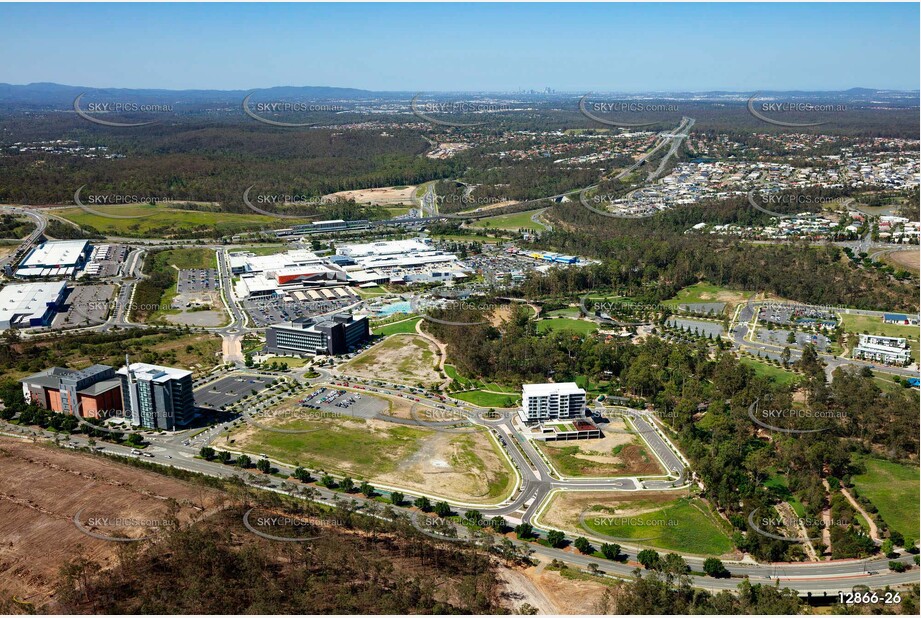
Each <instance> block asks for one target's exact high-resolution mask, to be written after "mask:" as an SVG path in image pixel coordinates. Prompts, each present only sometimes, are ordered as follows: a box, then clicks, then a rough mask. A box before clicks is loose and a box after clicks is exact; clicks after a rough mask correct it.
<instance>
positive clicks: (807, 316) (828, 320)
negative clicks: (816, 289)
mask: <svg viewBox="0 0 921 618" xmlns="http://www.w3.org/2000/svg"><path fill="white" fill-rule="evenodd" d="M758 319H759V320H761V321H763V322H770V323H771V324H781V325H783V324H793V323H799V324H809V323H825V324H826V325H828V326H829V327H831V328H834V326H835V324H837V320H838V318H837V316H836V315H835V313H834V312H833V311H829V310H827V309H823V308H821V307H810V306H809V305H794V304H790V305H788V304H779V303H778V304H770V305H763V306H761V307H759V308H758Z"/></svg>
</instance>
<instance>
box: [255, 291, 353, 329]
mask: <svg viewBox="0 0 921 618" xmlns="http://www.w3.org/2000/svg"><path fill="white" fill-rule="evenodd" d="M356 301H357V299H356V298H354V297H351V296H350V297H348V298H337V299H335V300H318V301H299V300H294V299H293V298H290V297H285V298H275V299H266V300H245V301H243V308H244V309H245V310H246V312H247V313H248V314H249V316H250V317H251V318H252V319H253V322H255V324H256V326H257V327H259V326H269V325H270V324H278V323H279V322H290V321H291V320H295V319H298V318H312V317H314V316H318V315H321V314H324V313H330V312H332V311H337V310H339V309H343V308H344V307H348V306H349V305H353V304H355V302H356Z"/></svg>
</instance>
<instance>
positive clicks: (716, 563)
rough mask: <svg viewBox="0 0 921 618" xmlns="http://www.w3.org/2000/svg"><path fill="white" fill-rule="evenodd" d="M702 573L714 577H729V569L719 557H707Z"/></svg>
mask: <svg viewBox="0 0 921 618" xmlns="http://www.w3.org/2000/svg"><path fill="white" fill-rule="evenodd" d="M704 573H706V574H707V575H709V576H710V577H716V578H723V577H729V571H728V570H727V569H726V567H725V566H724V565H723V561H722V560H720V559H719V558H707V559H706V560H704Z"/></svg>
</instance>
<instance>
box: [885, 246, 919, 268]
mask: <svg viewBox="0 0 921 618" xmlns="http://www.w3.org/2000/svg"><path fill="white" fill-rule="evenodd" d="M919 257H921V252H919V251H918V250H917V249H909V250H908V251H895V252H893V253H890V254H889V255H887V256H886V258H885V259H886V261H887V262H891V263H892V264H894V265H896V266H900V267H902V268H904V269H906V270H910V271H912V272H918V270H919Z"/></svg>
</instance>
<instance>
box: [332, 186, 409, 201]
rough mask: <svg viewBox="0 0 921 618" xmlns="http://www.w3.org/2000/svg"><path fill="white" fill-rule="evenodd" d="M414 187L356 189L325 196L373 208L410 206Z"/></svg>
mask: <svg viewBox="0 0 921 618" xmlns="http://www.w3.org/2000/svg"><path fill="white" fill-rule="evenodd" d="M415 191H416V187H415V186H411V187H378V188H376V189H357V190H354V191H339V192H337V193H331V194H330V195H327V196H325V197H326V198H330V199H345V200H355V202H356V203H358V204H372V205H374V206H396V205H398V204H412V203H413V194H414V193H415Z"/></svg>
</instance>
